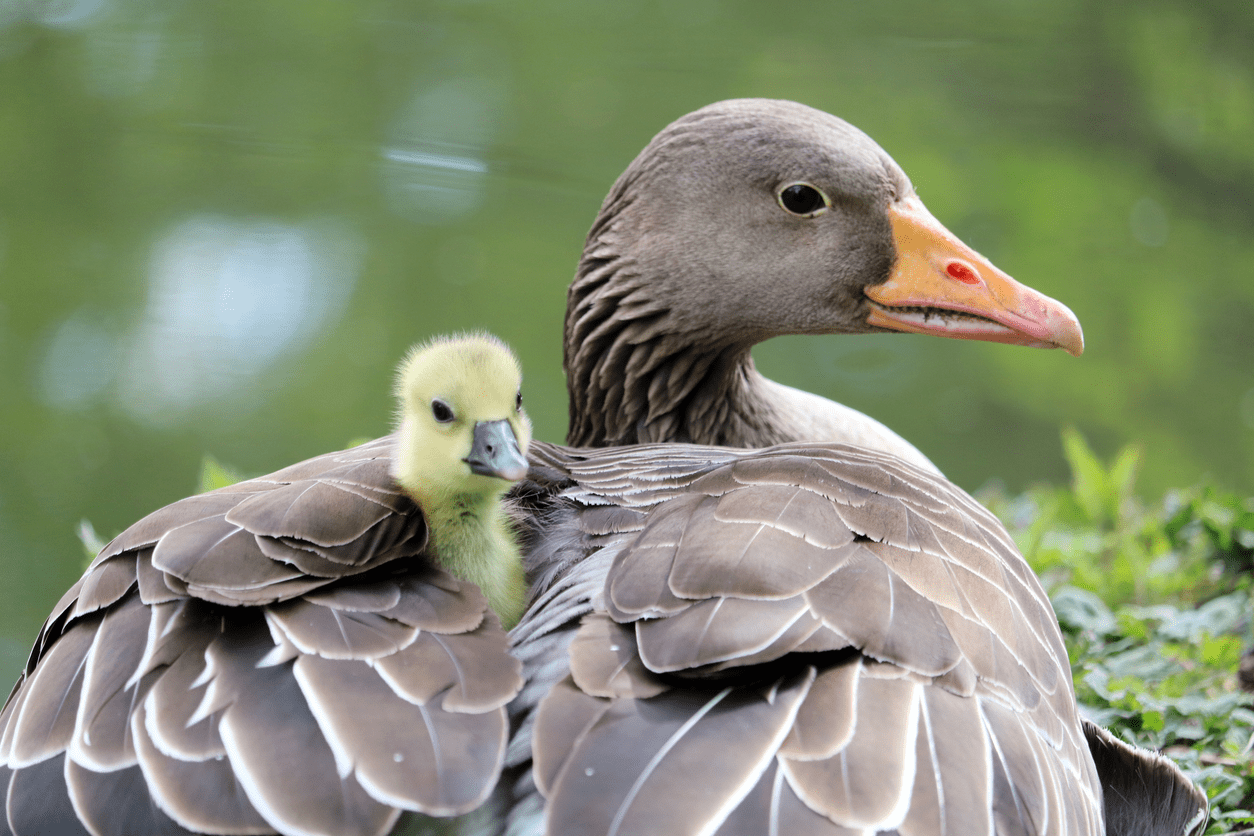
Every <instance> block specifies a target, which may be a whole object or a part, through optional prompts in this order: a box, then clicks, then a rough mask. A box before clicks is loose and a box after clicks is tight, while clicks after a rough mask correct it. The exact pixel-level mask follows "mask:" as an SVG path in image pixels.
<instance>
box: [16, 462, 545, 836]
mask: <svg viewBox="0 0 1254 836" xmlns="http://www.w3.org/2000/svg"><path fill="white" fill-rule="evenodd" d="M392 448H393V441H392V439H391V438H390V437H388V438H383V439H379V440H377V441H374V442H371V443H369V444H366V445H362V446H360V447H357V448H354V449H351V450H347V451H344V452H339V453H331V454H328V455H324V456H319V457H317V458H314V459H310V460H308V461H305V462H302V463H300V464H297V465H294V466H292V467H289V468H286V469H284V470H281V471H279V472H277V473H274V474H271V475H269V476H264V477H261V478H258V479H252V480H248V481H246V482H240V483H238V484H236V485H232V486H230V487H228V488H224V489H221V490H218V491H214V492H212V493H207V494H202V495H199V496H193V497H190V498H188V499H184V500H182V501H180V502H176V503H174V504H173V505H169V506H167V507H165V508H162V509H160V510H159V511H156V512H154V513H152V514H150V515H149V516H147V517H145V518H144V519H143V520H141V521H139V522H138V523H136V524H135V525H133V526H131V527H130V528H129V529H127V530H126V531H125V532H123V533H122V534H121V535H120V536H119V537H118V538H117V539H115V540H114V541H113V542H112V543H110V544H109V546H107V547H106V548H105V549H104V550H103V551H102V552H101V553H100V555H99V556H98V557H97V558H96V560H95V561H94V562H93V563H92V564H91V566H90V567H89V569H88V570H87V572H86V573H85V574H84V576H83V578H82V579H81V580H80V581H79V582H78V583H77V584H75V586H74V587H73V588H72V589H71V590H70V591H69V592H68V593H66V595H65V596H64V597H63V598H62V600H61V601H60V602H59V603H58V604H57V606H56V608H55V609H54V611H53V613H52V615H51V617H50V618H49V619H48V621H47V623H46V624H45V625H44V627H43V629H42V631H41V632H40V635H39V638H38V640H37V642H36V644H35V648H34V649H33V651H32V652H31V656H30V660H29V662H28V664H27V666H26V670H25V672H24V674H23V676H22V677H21V679H20V680H19V682H18V684H17V686H16V687H15V688H14V690H13V693H12V694H11V695H10V697H9V700H8V703H7V704H6V706H5V708H4V711H3V714H0V763H2V764H3V773H2V774H0V780H3V781H4V786H5V787H6V789H7V793H6V799H7V805H6V806H7V813H8V816H7V827H8V829H9V831H10V832H12V833H14V834H18V835H19V836H20V834H26V833H47V832H57V833H62V832H64V833H88V832H90V833H93V834H113V833H116V834H134V833H154V834H155V833H186V832H189V831H194V832H198V833H219V834H253V833H274V832H276V831H278V832H284V833H336V834H376V833H383V832H386V831H387V830H388V829H389V828H390V827H392V825H393V823H394V822H395V821H396V819H397V818H398V816H399V815H400V811H401V810H415V811H420V812H423V813H428V814H432V815H441V816H448V815H455V814H460V813H464V812H466V811H468V810H470V809H473V808H475V807H476V806H478V805H479V804H480V803H481V802H482V801H483V800H484V799H485V797H486V796H487V795H488V793H489V792H490V790H491V789H492V787H493V786H494V784H495V783H496V779H497V776H498V774H499V771H500V768H501V762H502V758H503V755H504V752H505V744H506V736H507V730H508V727H507V721H506V715H505V709H504V705H505V704H506V703H507V702H508V701H509V700H510V699H511V698H512V697H513V696H514V695H515V694H516V693H517V691H518V690H519V688H520V687H521V686H522V680H521V677H520V667H519V665H518V663H517V662H515V661H514V660H513V659H512V657H510V656H509V653H508V651H507V638H506V635H505V633H504V631H503V630H502V629H501V627H500V624H499V622H498V620H497V618H496V616H495V615H494V614H493V613H492V612H491V611H490V610H489V609H488V606H487V602H486V600H485V598H484V597H483V595H482V593H480V591H479V590H478V589H477V588H476V587H474V586H473V585H471V584H467V583H464V582H461V581H458V580H456V579H455V578H453V577H452V576H450V575H448V574H447V573H445V572H443V571H441V570H440V569H438V568H436V567H435V566H434V565H433V563H432V562H431V561H429V560H427V559H426V558H425V556H424V549H425V547H426V543H427V529H426V524H425V522H424V519H423V515H422V513H421V511H420V510H419V509H418V508H417V506H415V505H414V504H413V502H412V501H411V500H409V499H408V498H407V497H406V496H405V495H404V494H403V493H401V492H400V491H399V490H398V488H397V487H396V485H395V484H394V483H393V481H392V478H391V476H390V475H389V466H390V462H391V455H392ZM53 825H55V827H54V826H53ZM50 827H51V828H52V829H49V828H50ZM3 830H4V828H3V827H0V831H3Z"/></svg>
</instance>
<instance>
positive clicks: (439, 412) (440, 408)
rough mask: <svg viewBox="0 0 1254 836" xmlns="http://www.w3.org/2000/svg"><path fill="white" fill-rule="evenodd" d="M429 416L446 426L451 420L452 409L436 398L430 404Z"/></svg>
mask: <svg viewBox="0 0 1254 836" xmlns="http://www.w3.org/2000/svg"><path fill="white" fill-rule="evenodd" d="M431 415H432V417H434V418H435V420H437V421H439V422H440V423H441V424H447V423H448V422H449V421H452V420H453V407H451V406H449V405H448V404H447V403H445V402H444V401H442V400H440V399H439V398H436V399H435V400H433V401H432V402H431Z"/></svg>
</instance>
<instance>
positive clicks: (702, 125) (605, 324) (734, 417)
mask: <svg viewBox="0 0 1254 836" xmlns="http://www.w3.org/2000/svg"><path fill="white" fill-rule="evenodd" d="M881 330H898V331H908V332H916V333H930V334H934V335H938V336H946V337H956V338H964V339H981V340H993V341H999V342H1005V343H1012V344H1019V345H1028V346H1040V347H1062V348H1064V349H1066V350H1068V351H1069V352H1071V353H1072V354H1079V353H1080V352H1081V351H1082V349H1083V338H1082V335H1081V331H1080V327H1079V324H1078V322H1077V321H1076V319H1075V317H1074V316H1073V315H1072V314H1071V312H1070V311H1068V310H1067V309H1066V308H1065V307H1064V306H1063V305H1061V304H1059V303H1057V302H1055V301H1053V300H1051V299H1048V298H1047V297H1044V296H1042V295H1041V294H1039V293H1037V292H1036V291H1033V290H1031V289H1029V288H1026V287H1024V286H1022V285H1020V284H1018V283H1017V282H1015V281H1014V280H1013V279H1011V278H1010V277H1009V276H1007V275H1006V274H1005V273H1003V272H1001V271H1000V270H998V269H997V268H996V267H994V266H993V265H992V264H991V263H989V262H988V261H987V260H986V259H984V258H983V257H981V256H980V255H979V254H977V253H975V252H974V251H973V250H971V249H970V248H969V247H967V246H966V245H964V244H963V243H962V242H961V241H959V240H958V239H957V238H956V237H955V236H953V235H952V234H951V233H949V232H948V231H947V230H945V229H944V227H942V226H941V225H940V223H939V222H937V221H936V219H935V218H933V217H932V216H931V215H930V214H929V213H928V212H927V210H926V209H925V208H924V207H923V204H922V203H921V202H920V201H919V199H918V197H917V195H915V193H914V191H913V188H912V187H911V185H910V182H909V180H908V179H907V178H906V176H905V175H904V174H903V173H902V171H901V169H900V168H899V167H898V166H897V165H896V164H895V163H894V162H893V161H892V159H891V158H890V157H889V156H888V155H887V154H886V153H885V152H884V151H883V150H881V149H880V148H879V147H878V146H877V145H876V144H875V143H874V142H873V141H872V140H871V139H869V138H868V137H867V136H865V135H864V134H862V133H861V132H860V131H858V130H857V129H855V128H853V127H852V126H850V125H848V124H846V123H844V122H842V121H841V120H839V119H837V118H835V117H833V116H830V115H828V114H825V113H822V112H819V111H816V110H813V109H811V108H808V107H805V106H803V105H799V104H795V103H792V102H780V101H767V100H738V101H728V102H720V103H717V104H714V105H711V106H709V107H706V108H703V109H701V110H699V111H696V112H695V113H692V114H689V115H687V116H684V117H682V118H681V119H679V120H678V121H676V122H675V123H673V124H672V125H670V126H668V127H667V128H666V129H664V130H663V131H662V132H661V133H660V134H658V135H657V137H655V138H654V140H653V141H652V142H651V143H650V144H649V145H648V147H646V148H645V149H644V151H643V152H642V153H641V154H640V155H639V156H638V157H637V158H636V159H635V161H633V162H632V164H631V165H630V166H629V167H628V169H627V171H626V172H625V173H624V174H623V175H622V177H620V178H619V180H618V182H617V183H616V184H615V186H614V188H613V189H612V190H611V192H610V194H609V196H608V197H607V198H606V200H605V202H604V204H603V206H602V209H601V213H600V215H599V217H598V218H597V220H596V222H595V223H594V225H593V227H592V229H591V231H590V233H589V235H588V239H587V242H586V246H585V250H584V254H583V258H582V260H581V262H580V265H579V268H578V272H577V274H576V277H575V280H574V282H573V284H572V285H571V288H570V291H569V295H568V305H567V316H566V341H565V354H564V356H565V367H566V372H567V382H568V389H569V395H570V432H569V436H568V442H569V443H570V444H573V445H579V446H581V447H602V446H605V445H620V444H639V443H642V442H694V443H697V444H702V445H726V446H728V447H732V448H744V447H761V446H765V445H776V444H781V443H785V442H819V441H824V442H827V441H842V442H848V443H849V444H851V445H854V446H842V445H824V446H815V445H814V444H812V443H811V444H808V445H805V446H802V447H789V446H784V447H776V448H772V449H768V450H763V451H756V452H741V451H736V450H729V449H712V448H708V447H702V448H693V447H688V446H683V445H675V446H668V447H665V448H662V447H654V446H647V447H642V448H639V449H634V450H605V451H600V452H597V451H592V450H577V451H570V450H561V449H556V448H550V447H547V446H540V447H538V448H536V451H535V453H534V455H533V459H534V460H536V461H537V465H538V466H537V467H536V468H533V474H532V475H533V478H534V479H537V480H540V481H546V480H547V481H546V484H547V485H548V490H549V492H550V495H552V496H553V497H555V498H556V510H552V509H550V510H549V512H548V513H549V514H550V516H549V517H548V518H546V519H547V522H546V525H545V526H544V528H543V531H541V532H540V534H539V536H538V537H537V539H536V540H535V542H536V543H537V545H536V546H535V547H534V549H533V551H532V554H531V556H530V558H529V560H530V565H531V572H532V575H533V577H534V578H535V584H534V587H533V595H534V597H535V601H534V603H533V604H532V606H531V607H530V609H529V611H528V614H527V616H526V617H525V618H524V620H523V622H522V623H521V624H520V626H519V627H518V628H517V629H516V630H515V632H514V642H515V653H516V654H517V655H519V656H520V658H522V659H523V661H524V666H525V670H526V671H527V677H528V682H529V684H528V686H527V687H526V688H524V691H523V693H522V694H521V695H520V698H519V699H518V700H516V701H515V703H514V704H513V706H512V707H511V713H513V714H514V715H515V716H516V717H517V718H518V719H517V720H516V722H517V723H518V725H519V729H520V730H519V733H518V734H517V735H516V736H515V739H514V741H513V742H512V743H511V758H510V761H511V763H512V764H513V766H514V770H515V773H514V775H515V780H516V781H517V782H518V783H517V787H516V797H517V799H518V802H517V805H516V806H515V808H514V811H513V816H514V823H515V824H514V826H515V828H516V829H518V830H519V831H520V832H527V831H529V830H532V829H537V828H539V827H541V826H543V827H545V828H547V830H546V832H548V833H552V834H564V833H606V834H617V836H624V834H628V833H654V834H656V833H676V834H679V833H719V834H732V833H783V832H789V833H791V832H807V833H808V832H814V833H820V832H821V833H833V834H844V833H853V832H858V833H864V832H865V833H873V832H899V833H902V834H908V833H929V834H930V833H974V832H996V833H1006V834H1008V833H1055V834H1091V833H1097V832H1100V831H1101V821H1102V815H1103V814H1102V808H1103V806H1104V807H1105V810H1106V822H1107V827H1108V829H1109V832H1111V833H1116V832H1117V833H1154V834H1173V836H1174V835H1175V834H1185V833H1193V832H1200V829H1201V828H1202V827H1203V826H1204V823H1205V817H1206V801H1205V797H1204V796H1203V795H1201V794H1200V792H1199V791H1198V790H1197V789H1196V788H1195V787H1193V786H1192V784H1191V783H1190V782H1188V781H1187V779H1185V778H1184V776H1183V775H1182V774H1181V773H1180V772H1179V770H1178V769H1176V768H1175V767H1174V766H1173V765H1171V764H1170V762H1168V761H1166V760H1165V759H1159V758H1156V757H1154V756H1151V755H1150V754H1149V753H1145V752H1142V751H1140V750H1136V749H1133V748H1132V747H1128V746H1126V745H1123V744H1121V743H1120V742H1118V741H1115V740H1114V739H1113V738H1111V737H1110V736H1109V735H1108V734H1106V733H1105V732H1104V731H1102V730H1100V729H1097V728H1096V727H1094V726H1092V725H1089V724H1082V722H1081V720H1080V717H1079V715H1078V713H1077V709H1076V704H1075V698H1074V693H1073V690H1072V686H1071V679H1070V670H1069V666H1068V662H1067V656H1066V653H1065V651H1064V649H1063V646H1062V642H1061V636H1060V633H1059V631H1058V626H1057V623H1056V620H1055V618H1054V616H1053V611H1052V609H1051V608H1050V605H1049V603H1048V600H1047V599H1046V597H1045V595H1044V593H1043V591H1042V590H1041V587H1040V585H1039V583H1038V582H1037V580H1036V578H1035V577H1034V576H1033V575H1032V573H1031V571H1030V570H1029V569H1028V567H1027V566H1026V564H1025V563H1024V561H1023V559H1022V557H1021V556H1020V555H1019V554H1018V552H1017V551H1016V550H1015V548H1014V546H1013V544H1012V543H1011V542H1010V540H1009V538H1008V537H1007V535H1006V534H1005V531H1004V530H1003V529H1002V527H1001V526H1000V525H999V524H998V523H997V521H996V520H995V519H993V518H992V517H991V516H990V515H988V514H987V512H985V511H984V510H983V509H982V508H981V507H980V506H979V505H978V504H977V503H975V502H974V501H972V500H971V499H970V498H969V497H967V496H966V495H965V494H964V493H962V492H961V491H960V490H959V489H957V488H956V487H954V486H953V485H951V484H949V483H947V482H946V481H945V480H944V479H943V478H940V477H939V474H937V472H936V470H935V468H934V467H933V466H932V465H931V463H930V462H929V461H928V460H927V459H926V458H925V457H923V456H922V454H920V453H919V452H918V451H917V450H915V449H914V448H913V447H912V446H911V445H909V444H908V443H907V442H905V441H904V440H902V439H901V438H900V437H899V436H897V435H896V434H894V433H892V432H891V431H889V430H888V429H887V428H885V427H884V426H883V425H881V424H879V423H878V422H875V421H874V420H873V419H870V418H868V417H866V416H863V415H861V414H859V413H857V412H854V411H853V410H850V409H848V408H845V407H843V406H840V405H838V404H835V403H833V402H831V401H828V400H826V399H823V398H819V397H816V396H814V395H811V394H808V393H804V392H799V391H797V390H795V389H791V388H788V387H785V386H781V385H779V384H777V383H774V382H772V381H769V380H767V379H765V378H764V377H762V376H761V375H760V374H758V373H757V372H756V370H755V369H754V367H753V363H752V359H751V357H750V354H749V350H750V348H751V347H752V346H753V345H754V344H756V343H758V342H761V341H762V340H765V339H768V338H770V337H772V336H776V335H781V334H807V333H851V334H852V333H867V332H874V331H881ZM884 453H887V454H890V455H883V454H884ZM572 642H573V643H572ZM1090 747H1092V749H1093V752H1092V753H1091V752H1090V750H1089V748H1090ZM1094 753H1096V755H1097V759H1096V767H1095V761H1094ZM532 754H534V770H533V771H532V770H531V763H529V761H528V757H529V756H530V755H532ZM1099 772H1100V785H1099V777H1098V775H1099ZM537 785H538V787H537ZM537 789H538V790H539V792H537V791H536V790H537ZM1103 795H1104V796H1105V797H1104V799H1103ZM541 822H543V825H541Z"/></svg>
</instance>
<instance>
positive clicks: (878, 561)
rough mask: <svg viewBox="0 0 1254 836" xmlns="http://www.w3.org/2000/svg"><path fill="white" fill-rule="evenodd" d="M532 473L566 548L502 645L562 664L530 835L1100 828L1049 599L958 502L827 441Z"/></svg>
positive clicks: (538, 761)
mask: <svg viewBox="0 0 1254 836" xmlns="http://www.w3.org/2000/svg"><path fill="white" fill-rule="evenodd" d="M537 458H539V459H541V461H542V462H543V465H542V466H541V467H538V468H537V469H536V471H535V472H536V473H537V474H545V475H537V477H536V478H537V479H543V478H546V476H547V478H548V479H551V480H552V484H553V489H554V491H555V492H556V493H557V494H559V495H560V496H561V498H562V501H563V502H564V503H565V506H566V508H567V512H568V513H569V514H570V517H571V521H570V523H569V528H570V529H573V530H574V531H577V532H578V536H577V537H574V538H571V537H570V536H568V532H564V533H563V539H562V540H561V542H560V543H554V544H552V545H549V546H546V545H542V546H541V548H540V550H539V553H542V554H543V553H546V552H547V553H548V554H549V555H550V556H549V557H548V559H547V561H546V562H547V563H549V564H550V565H565V566H566V567H567V568H566V569H564V570H562V571H559V572H557V573H556V574H555V575H554V576H552V577H550V578H546V579H543V580H542V581H541V585H540V586H539V587H538V588H537V590H536V594H537V596H538V597H537V603H536V606H534V607H533V608H532V610H531V613H530V614H529V616H528V619H526V620H524V622H523V624H522V625H521V626H520V627H519V628H518V630H516V631H515V633H514V641H515V647H516V653H518V655H519V656H520V658H522V659H523V660H524V664H525V666H526V669H527V670H528V671H542V670H549V669H552V668H561V667H562V660H568V662H567V663H566V667H567V668H568V669H569V675H567V676H566V677H565V678H562V679H561V680H560V681H559V682H557V683H556V684H555V685H554V686H553V687H552V688H551V689H550V690H548V691H547V693H545V694H544V695H543V696H542V698H541V699H540V700H539V704H538V709H537V711H536V713H535V714H534V715H528V722H529V723H532V724H533V725H532V726H531V728H530V729H529V731H530V732H531V734H532V738H531V749H532V756H533V759H534V766H533V775H534V781H535V783H536V785H537V786H538V789H539V791H540V792H541V793H542V794H543V795H544V797H545V804H544V808H545V822H546V828H547V829H546V831H545V832H547V833H550V834H566V833H581V834H594V833H598V834H599V833H605V834H610V833H614V834H619V836H627V834H645V833H649V834H661V833H673V834H698V833H702V834H713V833H726V834H731V833H736V834H750V833H759V834H767V833H816V834H817V833H827V834H845V833H855V832H856V833H862V832H866V833H879V832H894V833H899V834H901V836H914V835H915V834H937V833H997V834H1100V833H1101V832H1102V788H1101V784H1100V782H1099V780H1098V776H1097V773H1096V770H1095V768H1094V764H1093V760H1092V758H1091V756H1090V755H1089V750H1088V745H1087V743H1086V740H1085V734H1084V731H1083V729H1082V727H1081V721H1080V717H1079V714H1078V710H1077V706H1076V702H1075V695H1074V691H1073V689H1072V686H1071V677H1070V666H1069V663H1068V659H1067V653H1066V650H1065V648H1064V647H1063V643H1062V636H1061V633H1060V632H1059V630H1058V626H1057V621H1056V619H1055V617H1054V614H1053V610H1052V608H1051V607H1050V604H1049V600H1048V598H1047V597H1046V596H1045V593H1044V590H1043V589H1042V588H1041V586H1040V584H1039V582H1038V581H1037V579H1036V577H1035V575H1033V573H1032V571H1031V569H1030V568H1029V567H1028V566H1027V564H1026V563H1025V562H1024V560H1023V558H1022V557H1021V556H1020V555H1019V553H1018V551H1017V550H1016V549H1015V547H1014V544H1013V542H1012V541H1011V540H1010V538H1009V536H1008V535H1007V534H1006V532H1005V530H1004V529H1003V528H1002V526H1001V525H1000V523H998V522H997V520H996V519H995V518H994V517H992V515H991V514H989V513H988V512H987V511H985V510H984V509H983V508H982V507H981V506H980V505H979V504H978V503H976V502H975V501H974V500H972V499H971V498H970V497H969V496H967V495H966V494H964V493H963V492H962V491H961V490H959V489H957V488H956V487H954V486H953V485H952V484H950V483H948V482H947V481H945V480H943V479H940V478H938V477H935V476H933V475H932V474H930V473H928V472H926V471H923V470H922V469H920V468H916V467H914V466H912V465H909V464H907V463H904V462H902V461H901V460H899V459H897V458H895V457H893V456H889V455H886V454H881V453H877V452H874V451H867V450H863V449H859V448H854V447H850V446H848V445H840V444H790V445H781V446H777V447H772V448H767V449H764V450H752V451H749V450H736V449H729V448H722V449H718V448H709V447H694V446H690V445H662V446H658V445H645V446H641V447H636V448H622V449H607V450H604V451H591V450H589V451H583V452H581V453H579V454H570V453H567V452H566V451H558V450H552V449H550V448H542V449H540V450H538V451H537ZM585 553H586V554H587V555H588V556H587V557H581V555H583V554H585ZM557 612H564V613H565V614H566V617H565V618H564V619H562V620H561V622H560V624H557V625H555V624H554V623H553V619H552V617H551V614H552V613H557ZM576 613H577V614H576ZM572 616H574V617H572ZM567 643H569V644H567ZM541 690H543V689H536V690H535V691H534V692H533V691H532V689H531V687H530V686H528V688H527V689H525V690H524V692H523V694H522V696H521V697H520V700H519V701H518V702H517V703H516V704H515V707H514V708H513V709H512V710H513V711H515V713H520V712H525V711H526V708H527V706H526V703H527V702H528V700H529V698H530V697H531V694H532V693H539V691H541ZM527 807H530V808H532V809H537V808H538V807H539V805H538V804H537V803H535V802H534V801H533V802H532V803H531V804H529V805H527V804H524V805H523V806H522V808H521V809H526V808H527Z"/></svg>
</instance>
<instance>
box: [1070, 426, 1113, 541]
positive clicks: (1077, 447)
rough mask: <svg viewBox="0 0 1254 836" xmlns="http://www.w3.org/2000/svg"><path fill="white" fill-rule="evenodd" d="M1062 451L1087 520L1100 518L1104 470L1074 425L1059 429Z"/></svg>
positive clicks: (1102, 506)
mask: <svg viewBox="0 0 1254 836" xmlns="http://www.w3.org/2000/svg"><path fill="white" fill-rule="evenodd" d="M1062 450H1063V454H1064V455H1065V456H1066V457H1067V464H1069V465H1070V466H1071V479H1072V483H1071V484H1072V490H1073V491H1074V493H1075V497H1076V499H1077V500H1078V501H1079V504H1080V507H1081V508H1082V509H1083V510H1084V512H1085V514H1087V515H1088V518H1089V520H1091V521H1093V522H1097V521H1099V520H1101V519H1102V512H1103V510H1104V508H1105V502H1104V501H1103V498H1104V496H1105V494H1106V470H1105V468H1103V467H1102V463H1101V462H1100V461H1099V460H1098V458H1097V456H1096V455H1094V453H1093V450H1092V449H1091V448H1090V447H1089V445H1088V442H1087V441H1085V440H1084V436H1082V435H1080V431H1079V430H1077V429H1076V428H1075V427H1065V428H1064V429H1063V431H1062Z"/></svg>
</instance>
